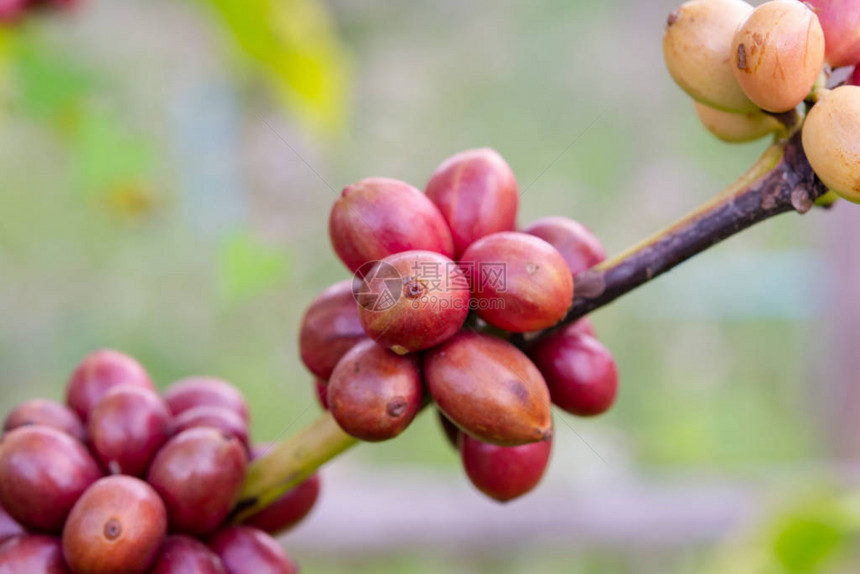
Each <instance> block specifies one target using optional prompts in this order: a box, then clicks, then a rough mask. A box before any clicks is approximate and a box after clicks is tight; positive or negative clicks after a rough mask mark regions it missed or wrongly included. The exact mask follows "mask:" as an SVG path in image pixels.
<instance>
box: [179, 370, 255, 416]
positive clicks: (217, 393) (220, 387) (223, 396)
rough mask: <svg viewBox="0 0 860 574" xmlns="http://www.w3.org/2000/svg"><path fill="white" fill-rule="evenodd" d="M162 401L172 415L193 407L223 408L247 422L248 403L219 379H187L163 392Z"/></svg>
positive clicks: (234, 388)
mask: <svg viewBox="0 0 860 574" xmlns="http://www.w3.org/2000/svg"><path fill="white" fill-rule="evenodd" d="M164 401H165V402H166V403H167V406H168V407H170V411H171V412H172V413H173V414H174V415H180V414H182V413H183V412H185V411H187V410H188V409H193V408H194V407H204V406H206V407H224V408H226V409H230V410H231V411H233V412H235V413H236V414H238V415H239V416H240V417H242V419H243V420H244V421H245V422H248V419H249V414H248V403H247V402H245V397H244V396H243V395H242V393H241V392H240V391H239V389H237V388H236V387H234V386H233V385H231V384H230V383H228V382H227V381H222V380H221V379H216V378H213V377H187V378H185V379H181V380H179V381H176V382H175V383H173V384H171V385H170V386H168V387H167V388H166V389H165V390H164Z"/></svg>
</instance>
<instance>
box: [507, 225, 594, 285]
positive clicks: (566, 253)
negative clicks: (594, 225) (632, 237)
mask: <svg viewBox="0 0 860 574" xmlns="http://www.w3.org/2000/svg"><path fill="white" fill-rule="evenodd" d="M523 233H528V234H529V235H534V236H535V237H539V238H541V239H543V240H544V241H546V242H547V243H549V244H550V245H552V246H553V247H555V248H556V250H557V251H558V252H559V253H560V254H561V256H562V257H563V258H564V260H565V262H566V263H567V266H568V267H569V268H570V272H571V273H572V274H573V275H578V274H580V273H582V272H583V271H585V270H586V269H591V268H592V267H594V266H595V265H597V264H598V263H601V262H602V261H603V260H604V259H606V251H605V250H604V249H603V245H601V244H600V240H598V239H597V237H595V235H594V234H593V233H592V232H591V231H589V230H588V228H587V227H585V226H584V225H582V224H581V223H579V222H578V221H574V220H573V219H570V218H568V217H560V216H552V217H543V218H541V219H538V220H537V221H535V222H534V223H532V224H531V225H529V226H528V227H526V228H525V229H523Z"/></svg>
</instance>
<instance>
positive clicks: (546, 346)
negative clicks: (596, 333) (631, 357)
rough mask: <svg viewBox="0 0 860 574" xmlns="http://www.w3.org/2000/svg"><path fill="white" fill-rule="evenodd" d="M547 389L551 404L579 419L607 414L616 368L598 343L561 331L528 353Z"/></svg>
mask: <svg viewBox="0 0 860 574" xmlns="http://www.w3.org/2000/svg"><path fill="white" fill-rule="evenodd" d="M529 356H530V357H531V358H532V360H533V361H534V362H535V365H537V367H538V369H540V372H541V373H542V374H543V376H544V379H545V380H546V384H547V387H549V394H550V396H551V397H552V402H553V403H554V404H556V405H557V406H558V407H560V408H562V409H564V410H565V411H567V412H569V413H571V414H575V415H579V416H593V415H599V414H601V413H604V412H606V411H607V410H609V407H611V406H612V404H613V403H614V402H615V397H616V395H617V393H618V368H617V367H616V365H615V359H614V358H613V357H612V353H610V352H609V350H608V349H607V348H606V347H604V346H603V345H601V344H600V341H598V340H597V339H595V338H594V337H591V336H589V335H585V334H582V333H578V332H577V331H576V330H571V329H565V330H562V331H560V332H558V333H554V334H552V335H550V336H549V337H546V338H544V339H542V340H541V341H539V342H538V343H537V344H536V345H535V346H534V347H533V348H532V349H530V350H529Z"/></svg>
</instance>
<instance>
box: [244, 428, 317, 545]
mask: <svg viewBox="0 0 860 574" xmlns="http://www.w3.org/2000/svg"><path fill="white" fill-rule="evenodd" d="M271 447H272V445H271V444H260V445H256V446H254V448H253V449H252V451H251V457H252V460H255V459H257V458H259V457H261V456H263V455H264V454H266V453H267V452H268V451H269V449H270V448H271ZM319 494H320V477H319V474H312V475H311V476H310V478H308V479H306V480H305V481H304V482H301V483H299V484H298V485H297V486H294V487H293V488H291V489H289V490H288V491H286V492H285V493H284V494H282V495H281V496H280V498H278V499H277V500H276V501H275V502H274V503H272V504H270V505H269V506H267V507H266V508H265V509H263V510H261V511H260V512H258V513H257V514H254V515H253V516H251V517H249V518H247V519H246V520H245V524H246V525H248V526H253V527H254V528H259V529H260V530H262V531H263V532H267V533H269V534H272V535H275V534H280V533H282V532H286V531H287V530H289V529H291V528H292V527H294V526H295V525H296V524H298V523H299V522H301V521H302V520H304V519H305V518H306V517H307V515H308V514H310V512H311V510H312V509H313V507H314V506H315V505H316V502H317V500H318V499H319Z"/></svg>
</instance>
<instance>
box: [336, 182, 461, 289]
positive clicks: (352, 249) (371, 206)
mask: <svg viewBox="0 0 860 574" xmlns="http://www.w3.org/2000/svg"><path fill="white" fill-rule="evenodd" d="M329 237H330V238H331V243H332V246H333V247H334V251H335V253H337V255H338V257H340V260H341V261H343V263H344V264H345V265H346V266H347V267H348V268H349V270H350V271H353V272H354V271H358V269H359V268H360V267H361V266H362V265H364V264H365V263H368V262H371V261H378V260H380V259H384V258H385V257H388V256H389V255H393V254H394V253H400V252H402V251H414V250H426V251H434V252H436V253H441V254H442V255H445V256H446V257H451V256H452V255H453V252H454V246H453V243H452V240H451V230H450V229H448V224H447V223H445V219H444V218H443V217H442V214H441V213H439V210H438V209H436V206H435V205H433V202H431V201H430V200H429V199H427V196H426V195H424V194H423V193H421V192H420V191H418V190H417V189H415V188H414V187H412V186H411V185H409V184H407V183H403V182H402V181H397V180H396V179H387V178H383V177H373V178H368V179H363V180H361V181H359V182H358V183H355V184H353V185H350V186H348V187H346V188H345V189H344V190H343V192H342V193H341V195H340V198H339V199H338V200H337V201H336V202H335V204H334V207H332V210H331V216H330V218H329Z"/></svg>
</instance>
